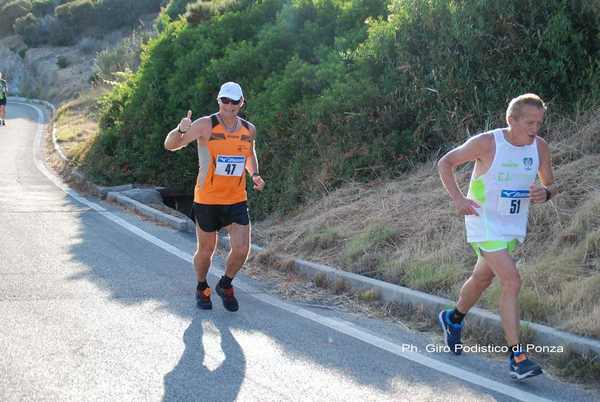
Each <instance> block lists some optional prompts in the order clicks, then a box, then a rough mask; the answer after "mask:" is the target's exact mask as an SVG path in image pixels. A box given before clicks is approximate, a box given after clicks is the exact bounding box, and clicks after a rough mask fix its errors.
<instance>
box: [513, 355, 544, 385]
mask: <svg viewBox="0 0 600 402" xmlns="http://www.w3.org/2000/svg"><path fill="white" fill-rule="evenodd" d="M508 360H509V364H510V376H511V377H512V378H514V379H515V380H524V379H526V378H529V377H534V376H536V375H540V374H542V368H541V367H540V365H539V364H537V363H536V362H534V361H533V360H531V359H530V358H529V357H528V356H527V353H525V352H515V354H514V356H513V357H509V359H508Z"/></svg>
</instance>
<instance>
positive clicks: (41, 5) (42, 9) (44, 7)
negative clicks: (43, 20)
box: [31, 0, 58, 17]
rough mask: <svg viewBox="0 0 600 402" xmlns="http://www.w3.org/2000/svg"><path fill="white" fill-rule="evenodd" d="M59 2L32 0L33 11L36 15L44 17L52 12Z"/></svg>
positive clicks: (53, 0)
mask: <svg viewBox="0 0 600 402" xmlns="http://www.w3.org/2000/svg"><path fill="white" fill-rule="evenodd" d="M57 4H58V1H57V0H32V1H31V12H32V13H33V15H35V16H36V17H43V16H45V15H48V14H52V13H53V12H54V8H55V7H56V6H57Z"/></svg>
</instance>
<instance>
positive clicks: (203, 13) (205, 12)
mask: <svg viewBox="0 0 600 402" xmlns="http://www.w3.org/2000/svg"><path fill="white" fill-rule="evenodd" d="M238 6H239V7H241V8H244V7H245V6H246V5H240V0H217V1H202V0H199V1H195V2H193V3H189V4H188V5H187V9H186V13H185V18H186V19H187V21H188V22H189V23H191V24H199V23H201V22H202V21H206V20H209V19H210V18H212V17H214V16H216V15H219V14H223V13H224V12H226V11H229V10H233V9H235V8H236V7H238Z"/></svg>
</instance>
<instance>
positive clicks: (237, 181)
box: [194, 113, 254, 205]
mask: <svg viewBox="0 0 600 402" xmlns="http://www.w3.org/2000/svg"><path fill="white" fill-rule="evenodd" d="M236 118H237V120H238V121H237V122H236V125H237V129H236V130H235V131H228V130H227V129H226V128H225V126H224V125H223V124H222V123H221V121H220V120H219V119H218V117H217V114H216V113H215V114H213V115H211V116H210V119H211V122H212V131H211V135H210V139H209V140H208V143H207V145H204V144H200V142H198V162H199V168H200V169H199V172H198V179H197V180H196V188H195V189H194V202H195V203H198V204H207V205H233V204H237V203H240V202H244V201H246V200H247V199H248V195H247V194H246V160H247V159H248V158H249V157H251V156H252V146H253V141H254V137H253V136H252V135H251V133H250V126H249V124H248V122H247V121H246V120H244V119H242V118H240V117H236Z"/></svg>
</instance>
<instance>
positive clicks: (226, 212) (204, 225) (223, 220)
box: [191, 201, 250, 232]
mask: <svg viewBox="0 0 600 402" xmlns="http://www.w3.org/2000/svg"><path fill="white" fill-rule="evenodd" d="M191 218H192V220H193V221H194V222H196V224H197V225H198V226H200V229H202V230H203V231H205V232H216V231H218V230H220V229H221V228H223V227H225V226H228V225H230V224H232V223H237V224H238V225H248V224H249V223H250V217H249V216H248V205H247V204H246V201H244V202H240V203H239V204H233V205H207V204H197V203H194V205H193V206H192V216H191Z"/></svg>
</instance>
